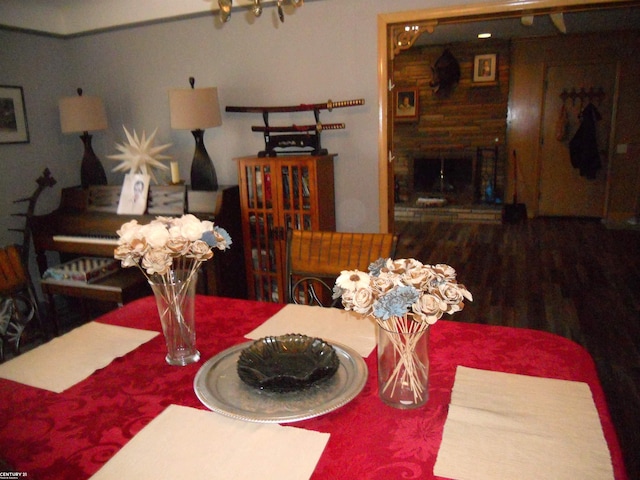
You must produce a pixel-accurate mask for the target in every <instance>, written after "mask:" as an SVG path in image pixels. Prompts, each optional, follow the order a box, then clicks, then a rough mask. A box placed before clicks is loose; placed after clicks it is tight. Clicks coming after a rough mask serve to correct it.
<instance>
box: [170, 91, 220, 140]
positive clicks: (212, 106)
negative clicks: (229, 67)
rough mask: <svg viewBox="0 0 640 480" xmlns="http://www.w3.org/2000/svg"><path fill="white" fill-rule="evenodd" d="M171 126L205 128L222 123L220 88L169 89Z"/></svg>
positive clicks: (180, 128) (182, 128)
mask: <svg viewBox="0 0 640 480" xmlns="http://www.w3.org/2000/svg"><path fill="white" fill-rule="evenodd" d="M169 109H170V110H171V128H175V129H177V130H204V129H205V128H212V127H218V126H220V125H222V118H221V117H220V104H219V103H218V89H217V88H216V87H209V88H188V89H187V88H185V89H174V90H169Z"/></svg>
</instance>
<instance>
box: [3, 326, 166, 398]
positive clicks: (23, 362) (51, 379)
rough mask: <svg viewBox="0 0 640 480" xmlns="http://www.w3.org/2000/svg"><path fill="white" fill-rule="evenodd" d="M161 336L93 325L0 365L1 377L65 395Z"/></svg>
mask: <svg viewBox="0 0 640 480" xmlns="http://www.w3.org/2000/svg"><path fill="white" fill-rule="evenodd" d="M158 334H159V333H158V332H151V331H148V330H139V329H136V328H127V327H118V326H115V325H106V324H104V323H99V322H89V323H86V324H84V325H82V326H80V327H78V328H76V329H74V330H71V331H70V332H69V333H66V334H65V335H62V336H61V337H56V338H54V339H53V340H51V341H50V342H47V343H45V344H43V345H40V346H39V347H37V348H34V349H33V350H30V351H28V352H26V353H24V354H22V355H19V356H17V357H15V358H13V359H12V360H10V361H8V362H6V363H4V364H2V365H0V377H2V378H6V379H8V380H13V381H15V382H19V383H23V384H25V385H30V386H32V387H37V388H43V389H45V390H50V391H52V392H55V393H61V392H63V391H65V390H66V389H68V388H70V387H72V386H73V385H75V384H76V383H78V382H80V381H82V380H84V379H85V378H87V377H88V376H89V375H91V374H92V373H93V372H95V371H96V370H98V369H99V368H103V367H106V366H107V365H109V364H110V363H111V362H112V361H113V359H114V358H117V357H121V356H123V355H125V354H127V353H129V352H130V351H132V350H135V349H136V348H138V347H139V346H140V345H142V344H143V343H146V342H148V341H149V340H151V339H152V338H153V337H155V336H156V335H158Z"/></svg>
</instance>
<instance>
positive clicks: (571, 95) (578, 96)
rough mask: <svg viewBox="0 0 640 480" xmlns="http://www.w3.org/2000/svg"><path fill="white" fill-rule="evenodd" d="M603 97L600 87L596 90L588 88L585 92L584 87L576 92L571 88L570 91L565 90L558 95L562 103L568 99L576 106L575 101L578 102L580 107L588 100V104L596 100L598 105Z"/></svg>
mask: <svg viewBox="0 0 640 480" xmlns="http://www.w3.org/2000/svg"><path fill="white" fill-rule="evenodd" d="M604 97H605V93H604V90H603V89H602V87H598V88H597V89H596V88H593V87H591V88H589V90H585V88H584V87H582V88H581V89H580V90H576V89H575V88H572V89H571V90H567V89H566V88H565V89H563V90H562V93H561V94H560V98H561V99H562V103H565V102H566V101H567V99H570V100H571V102H572V103H573V104H574V105H575V104H576V100H580V105H584V101H585V100H588V101H589V102H592V101H594V100H597V102H598V103H600V102H602V99H603V98H604Z"/></svg>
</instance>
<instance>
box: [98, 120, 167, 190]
mask: <svg viewBox="0 0 640 480" xmlns="http://www.w3.org/2000/svg"><path fill="white" fill-rule="evenodd" d="M122 128H124V133H125V134H126V135H127V139H128V140H129V143H128V144H126V143H123V144H117V145H116V148H117V149H118V150H119V151H120V152H122V153H120V154H118V155H108V156H107V158H110V159H111V160H120V161H121V162H122V163H120V165H118V166H117V167H115V168H114V169H113V170H112V171H113V172H118V171H124V172H126V171H128V173H130V174H131V175H134V174H136V173H142V174H145V175H149V176H150V177H151V178H152V179H153V181H154V182H155V183H156V184H157V183H158V181H157V180H156V177H155V176H154V175H153V169H154V168H156V169H158V170H168V169H169V167H167V166H166V165H164V164H163V163H161V162H160V160H169V159H171V157H170V156H168V155H161V152H163V151H164V150H166V149H167V148H169V147H170V146H171V144H170V143H167V144H165V145H159V146H157V147H154V146H152V144H153V140H154V139H155V136H156V132H157V131H158V129H157V128H156V129H155V130H154V131H153V133H152V134H151V135H150V136H149V138H147V135H146V133H145V132H144V131H143V132H142V137H140V138H138V134H137V133H136V131H135V130H134V131H133V136H132V135H131V134H130V133H129V131H128V130H127V127H125V126H124V125H123V126H122Z"/></svg>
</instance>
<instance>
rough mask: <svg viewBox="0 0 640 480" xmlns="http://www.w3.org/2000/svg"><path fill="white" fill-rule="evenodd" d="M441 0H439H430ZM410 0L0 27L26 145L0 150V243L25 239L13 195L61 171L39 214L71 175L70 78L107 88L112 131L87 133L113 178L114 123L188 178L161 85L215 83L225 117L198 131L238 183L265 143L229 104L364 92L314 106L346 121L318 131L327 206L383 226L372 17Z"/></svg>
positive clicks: (3, 80)
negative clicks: (281, 16) (66, 99)
mask: <svg viewBox="0 0 640 480" xmlns="http://www.w3.org/2000/svg"><path fill="white" fill-rule="evenodd" d="M437 4H440V5H445V4H448V3H447V2H444V1H439V2H432V3H431V4H430V5H428V6H429V7H434V6H437ZM426 7H427V5H425V2H424V1H418V0H393V1H392V0H339V1H338V0H322V1H314V2H306V3H305V5H304V7H302V8H299V9H297V10H295V13H294V14H291V15H287V16H286V19H285V23H283V24H280V23H279V22H277V20H276V19H275V9H273V8H267V9H265V11H264V13H263V15H262V17H261V18H259V19H256V20H254V19H251V18H248V16H246V14H245V13H244V12H237V13H234V15H233V16H232V19H231V21H230V22H229V23H227V24H225V25H223V26H220V25H219V23H218V22H217V21H216V20H215V18H214V17H213V16H211V15H208V16H205V17H200V18H194V19H188V20H180V21H172V22H166V23H159V24H155V25H148V26H141V27H135V28H125V29H121V30H114V31H110V32H104V33H96V34H92V35H86V36H80V37H76V38H69V39H59V38H53V37H45V36H38V35H34V34H27V33H20V32H13V31H0V85H20V86H22V87H23V88H24V94H25V103H26V108H27V117H28V123H29V131H30V137H31V142H30V143H29V144H17V145H0V191H1V192H2V193H1V201H0V202H1V203H0V244H7V243H11V242H17V241H19V240H20V237H19V236H18V235H17V234H15V233H11V232H8V231H7V228H8V227H10V226H16V225H17V226H20V225H21V223H22V222H21V221H20V219H16V218H14V217H10V213H11V212H16V211H19V210H20V207H19V206H15V205H13V203H12V202H13V200H14V199H16V198H19V197H23V196H28V195H30V194H31V192H32V191H33V190H34V189H35V187H36V184H35V179H36V178H37V177H38V176H39V175H40V173H41V172H42V170H43V169H44V167H45V166H47V167H49V168H50V169H51V171H52V173H53V176H54V177H55V178H56V179H57V180H58V184H57V185H56V186H55V188H54V189H51V190H48V191H46V192H45V194H44V195H43V196H42V201H41V202H40V204H39V208H38V211H39V212H40V213H42V212H47V211H50V210H51V209H53V208H54V207H55V206H57V204H58V202H59V193H60V189H61V188H62V187H66V186H72V185H77V184H79V182H80V178H79V175H80V174H79V171H80V159H81V157H82V144H81V142H80V140H79V139H78V138H77V136H76V135H69V136H67V135H63V134H62V133H60V126H59V120H58V108H57V102H58V99H59V98H60V97H63V96H68V95H74V94H75V89H76V87H82V88H83V89H84V91H85V92H86V94H91V95H98V96H101V97H103V99H104V101H105V105H106V109H107V116H108V120H109V124H110V125H109V130H107V131H104V132H95V134H94V137H93V147H94V150H95V152H96V153H97V155H98V156H99V157H100V158H101V160H102V163H103V165H104V166H105V170H107V174H108V177H109V183H110V184H121V183H122V175H121V174H115V173H113V172H111V169H112V168H113V167H115V166H116V165H117V164H118V163H117V162H115V161H112V160H109V159H107V155H112V154H116V153H118V152H117V150H116V143H121V142H123V141H125V136H124V131H123V129H122V126H123V125H124V126H126V127H127V129H128V130H130V131H131V130H133V129H135V130H136V131H137V132H138V133H139V134H141V133H142V131H146V132H147V134H150V133H151V132H152V131H153V130H155V129H156V128H157V129H158V131H157V136H156V144H165V143H171V144H172V147H171V148H170V149H169V150H168V151H167V153H168V154H169V155H172V156H173V157H174V159H176V160H178V161H179V162H180V169H181V176H182V177H183V178H188V173H189V168H190V164H191V158H192V155H193V149H194V143H193V137H192V136H191V134H190V133H189V132H187V131H173V130H171V128H170V124H169V107H168V95H167V91H168V90H169V89H170V88H173V87H185V88H186V87H187V86H188V82H187V79H188V77H189V76H194V77H195V78H196V86H217V87H218V92H219V97H220V102H221V105H222V109H223V113H222V115H223V125H222V126H221V127H219V128H215V129H210V130H207V131H206V133H205V143H206V146H207V149H208V151H209V154H210V155H211V157H212V159H213V161H214V163H215V166H216V170H217V173H218V178H219V180H220V182H221V183H226V184H230V183H237V166H236V164H235V162H234V161H233V158H234V157H238V156H244V155H253V154H256V153H257V152H258V151H259V150H261V149H262V148H263V146H264V144H263V140H262V136H261V134H260V133H254V132H251V126H252V125H260V124H261V123H262V119H261V117H260V115H256V114H239V113H226V112H224V107H225V106H227V105H288V104H299V103H311V102H320V101H326V100H328V99H332V100H343V99H354V98H364V99H365V101H366V104H365V105H364V106H360V107H352V108H344V109H336V110H334V111H333V112H331V113H329V112H327V111H323V112H322V113H321V116H320V118H321V120H322V121H323V122H344V123H345V124H346V129H345V130H335V131H327V132H324V133H323V134H322V143H323V146H324V147H326V148H327V149H328V150H329V151H330V152H332V153H337V154H338V157H337V160H336V174H335V176H336V197H337V198H336V207H337V212H338V214H337V224H338V228H339V229H340V230H354V231H377V230H378V220H379V219H378V138H377V129H378V116H377V15H378V14H379V13H384V12H391V11H401V10H412V9H418V8H426ZM287 123H297V124H303V123H313V116H312V115H311V114H309V113H307V114H306V115H300V114H297V115H292V116H288V115H278V116H273V117H272V121H271V124H272V125H278V124H287Z"/></svg>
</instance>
